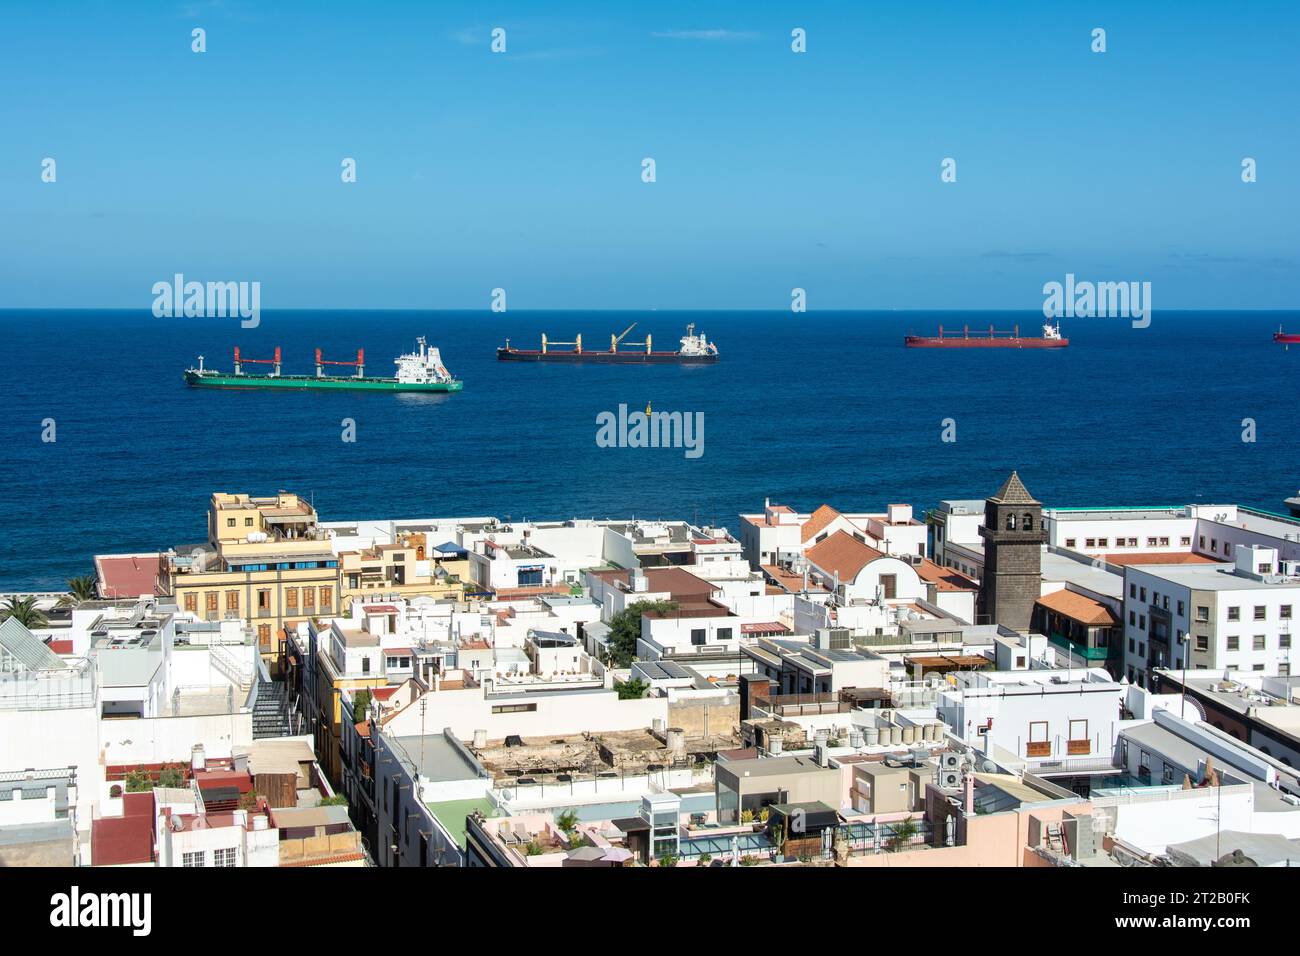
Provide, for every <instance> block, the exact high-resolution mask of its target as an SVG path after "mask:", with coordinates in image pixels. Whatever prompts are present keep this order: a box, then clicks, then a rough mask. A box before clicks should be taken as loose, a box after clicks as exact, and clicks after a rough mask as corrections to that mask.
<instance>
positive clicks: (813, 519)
mask: <svg viewBox="0 0 1300 956" xmlns="http://www.w3.org/2000/svg"><path fill="white" fill-rule="evenodd" d="M839 516H840V513H839V512H838V511H836V510H835V509H834V508H832V507H831V506H830V505H822V506H821V507H820V508H818V509H817V510H816V511H814V512H813V513H812V515H811V516H810V517H809V518H808V520H807V521H805V522H804V523H803V543H804V544H807V543H808V542H809V541H811V540H812V539H813V538H815V537H817V535H819V534H821V533H822V530H823V529H825V527H826V526H827V525H828V524H830V523H831V522H832V521H834V520H835V519H836V518H838V517H839Z"/></svg>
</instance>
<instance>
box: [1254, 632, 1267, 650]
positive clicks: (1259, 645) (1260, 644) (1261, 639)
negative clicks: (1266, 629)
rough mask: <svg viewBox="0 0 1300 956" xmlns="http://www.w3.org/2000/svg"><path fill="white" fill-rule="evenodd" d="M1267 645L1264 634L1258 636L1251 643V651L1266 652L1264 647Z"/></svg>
mask: <svg viewBox="0 0 1300 956" xmlns="http://www.w3.org/2000/svg"><path fill="white" fill-rule="evenodd" d="M1266 643H1267V638H1266V637H1265V636H1264V635H1263V634H1256V635H1255V637H1254V639H1253V640H1252V641H1251V649H1252V650H1256V651H1262V650H1264V645H1265V644H1266Z"/></svg>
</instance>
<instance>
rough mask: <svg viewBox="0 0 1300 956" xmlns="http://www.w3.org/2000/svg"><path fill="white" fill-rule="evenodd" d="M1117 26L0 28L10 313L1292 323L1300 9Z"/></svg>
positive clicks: (819, 15)
mask: <svg viewBox="0 0 1300 956" xmlns="http://www.w3.org/2000/svg"><path fill="white" fill-rule="evenodd" d="M1135 6H1138V5H1135V4H1131V3H1109V4H1108V3H1096V2H1090V3H1069V2H1050V3H1048V2H1032V3H1010V2H1009V3H970V2H966V0H962V2H952V3H942V2H940V3H926V4H924V5H918V4H900V3H891V4H885V3H874V2H841V3H815V2H814V3H800V4H794V3H781V4H777V3H762V2H753V0H750V2H743V3H742V2H735V3H714V4H705V3H691V2H662V3H655V4H644V5H642V4H628V5H622V4H612V3H576V2H575V3H568V4H565V3H548V4H539V3H535V2H520V3H498V4H493V3H455V2H437V3H387V4H384V3H378V2H376V3H355V2H348V3H343V2H331V0H325V2H310V3H308V2H301V3H277V4H274V5H271V4H259V3H252V2H239V0H224V2H197V3H190V4H184V3H182V4H166V3H145V2H130V3H128V2H120V0H115V2H98V3H94V2H82V3H78V2H61V3H44V4H24V5H22V6H21V7H19V6H18V5H16V4H10V5H7V8H6V10H5V11H4V30H3V31H0V78H2V79H3V83H4V89H5V94H4V96H3V97H0V307H95V306H103V307H138V308H148V307H149V305H150V303H151V302H152V295H151V293H150V287H151V286H152V284H153V283H154V282H156V281H158V280H160V279H168V278H170V276H171V275H172V274H173V273H174V272H183V273H185V274H186V276H187V278H196V279H200V280H228V279H243V280H257V281H260V282H261V283H262V307H263V308H264V309H273V308H276V307H285V308H312V307H337V308H347V307H355V308H366V307H373V308H425V309H427V308H480V307H484V308H485V307H486V306H487V304H488V297H489V293H490V290H491V289H492V288H494V287H503V288H505V289H506V290H507V294H508V296H509V304H510V307H511V308H512V309H527V308H628V309H641V308H664V309H668V308H745V309H752V308H774V309H780V308H785V307H788V303H789V297H790V289H791V288H792V287H795V286H800V287H803V288H806V289H807V290H808V300H809V306H810V308H813V309H818V308H826V309H829V308H836V309H845V308H882V309H888V308H1026V309H1036V308H1038V307H1040V306H1041V303H1042V293H1041V288H1042V285H1043V283H1044V282H1047V281H1050V280H1053V279H1057V280H1059V279H1061V278H1063V276H1064V274H1065V273H1066V272H1074V273H1075V274H1076V275H1078V276H1079V277H1080V278H1091V279H1096V280H1108V281H1113V280H1147V281H1151V282H1152V285H1153V302H1154V306H1155V308H1156V309H1161V308H1166V309H1172V308H1294V307H1296V306H1297V305H1298V304H1300V251H1298V249H1300V245H1298V242H1297V240H1300V215H1297V213H1298V212H1300V186H1298V185H1297V179H1298V178H1300V132H1298V129H1300V125H1298V124H1297V112H1296V109H1295V101H1294V97H1295V92H1296V89H1297V88H1298V87H1300V83H1297V80H1300V67H1297V62H1298V61H1300V58H1297V57H1295V55H1294V49H1293V43H1294V37H1295V36H1296V33H1297V28H1298V27H1300V5H1296V4H1294V3H1285V2H1276V3H1251V2H1244V3H1227V2H1221V3H1213V4H1211V3H1198V2H1168V3H1144V4H1142V5H1141V7H1142V9H1141V10H1136V9H1131V8H1132V7H1135ZM624 7H626V8H624ZM196 26H198V27H203V28H204V29H206V31H207V45H208V50H207V52H206V53H203V54H201V55H200V54H195V53H192V52H191V51H190V30H191V29H192V28H193V27H196ZM1099 26H1100V27H1103V28H1105V29H1106V31H1107V52H1106V53H1104V54H1095V53H1092V52H1091V50H1090V33H1091V30H1092V29H1093V28H1094V27H1099ZM493 27H502V28H504V29H505V30H506V31H507V52H506V53H505V54H500V55H497V54H493V53H491V52H490V49H489V43H490V31H491V29H492V28H493ZM794 27H802V28H804V29H806V30H807V36H808V52H807V53H806V54H802V55H797V54H794V53H792V52H791V51H790V31H791V29H792V28H794ZM46 156H50V157H54V158H55V160H56V161H57V164H58V166H57V172H58V181H57V182H56V183H54V184H46V183H42V182H41V181H40V171H41V160H42V159H43V158H44V157H46ZM647 156H649V157H653V158H654V159H655V161H656V164H657V175H658V181H657V182H655V183H653V184H646V183H643V182H642V181H641V178H640V172H641V160H642V158H643V157H647ZM1246 156H1249V157H1253V158H1255V159H1256V160H1257V162H1258V176H1259V181H1258V182H1256V183H1254V184H1250V185H1246V184H1243V183H1242V182H1241V178H1240V164H1241V160H1242V158H1243V157H1246ZM344 157H353V158H355V159H356V160H357V163H358V180H359V181H358V182H357V183H356V184H349V185H345V184H343V183H341V182H340V178H339V173H340V162H341V160H342V159H343V158H344ZM944 157H953V158H955V159H956V160H957V173H958V176H957V182H956V183H952V184H944V183H941V182H940V179H939V169H940V162H941V160H942V159H943V158H944Z"/></svg>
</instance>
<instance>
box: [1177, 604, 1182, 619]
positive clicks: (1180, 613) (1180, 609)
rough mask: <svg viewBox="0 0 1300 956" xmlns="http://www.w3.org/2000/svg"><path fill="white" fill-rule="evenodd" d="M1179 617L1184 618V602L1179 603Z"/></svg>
mask: <svg viewBox="0 0 1300 956" xmlns="http://www.w3.org/2000/svg"><path fill="white" fill-rule="evenodd" d="M1178 616H1179V617H1182V616H1183V602H1182V601H1179V602H1178Z"/></svg>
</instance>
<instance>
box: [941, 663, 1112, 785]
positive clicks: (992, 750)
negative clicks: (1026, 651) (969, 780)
mask: <svg viewBox="0 0 1300 956" xmlns="http://www.w3.org/2000/svg"><path fill="white" fill-rule="evenodd" d="M951 676H952V677H953V679H955V680H956V681H957V686H955V687H953V688H952V689H946V690H942V691H941V692H940V694H939V703H938V706H937V711H938V714H939V717H940V719H942V720H943V722H944V723H946V724H947V725H948V726H949V727H951V728H952V732H953V733H954V734H955V735H956V736H957V737H958V738H959V739H961V740H962V741H963V742H965V743H967V744H969V745H971V746H973V747H975V748H976V749H978V750H982V751H984V752H985V753H987V754H988V755H989V756H990V758H991V759H993V760H994V761H996V762H999V763H1002V762H1004V761H1005V760H1006V759H1007V758H1011V759H1012V760H1013V761H1018V762H1023V764H1024V765H1026V766H1027V767H1028V768H1029V769H1030V770H1033V768H1034V767H1035V765H1038V764H1044V763H1047V764H1053V765H1064V766H1068V765H1069V763H1068V762H1069V761H1071V760H1073V761H1084V762H1103V763H1107V764H1108V763H1109V761H1110V759H1111V757H1112V755H1113V754H1114V752H1115V745H1116V741H1117V739H1118V733H1119V727H1120V702H1121V700H1122V698H1123V694H1124V685H1122V684H1118V683H1116V682H1115V681H1113V680H1111V678H1110V675H1109V674H1107V673H1106V672H1105V671H1104V670H1102V669H1101V668H1093V669H1090V670H1075V671H1070V670H1011V671H967V672H961V673H956V674H953V675H951Z"/></svg>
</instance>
